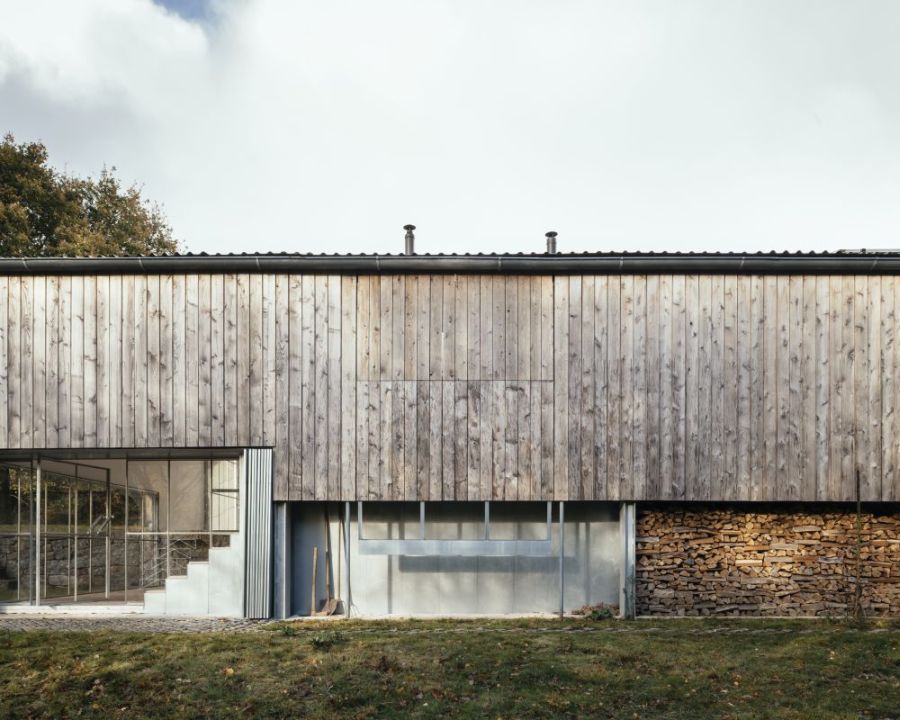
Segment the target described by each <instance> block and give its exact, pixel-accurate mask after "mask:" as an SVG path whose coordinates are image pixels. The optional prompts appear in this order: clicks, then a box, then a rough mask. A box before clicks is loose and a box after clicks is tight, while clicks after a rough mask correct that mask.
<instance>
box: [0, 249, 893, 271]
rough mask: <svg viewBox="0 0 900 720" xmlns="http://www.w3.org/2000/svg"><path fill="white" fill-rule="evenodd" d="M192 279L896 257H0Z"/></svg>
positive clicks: (826, 266)
mask: <svg viewBox="0 0 900 720" xmlns="http://www.w3.org/2000/svg"><path fill="white" fill-rule="evenodd" d="M193 273H212V274H218V273H302V274H326V273H327V274H336V275H378V274H411V273H423V274H427V273H442V274H477V275H490V274H505V275H560V274H562V275H630V274H648V275H653V274H666V273H672V274H725V275H751V274H752V275H757V274H759V275H772V274H797V275H871V274H876V273H877V274H885V275H893V274H900V254H890V255H875V254H853V255H850V254H846V255H844V254H842V255H827V254H822V255H716V254H710V255H702V254H696V255H666V254H652V253H648V254H626V255H547V256H540V255H425V256H423V255H410V256H403V255H331V256H329V255H231V256H228V255H219V256H217V255H210V256H197V255H182V256H171V257H124V258H0V275H119V274H122V275H154V274H193Z"/></svg>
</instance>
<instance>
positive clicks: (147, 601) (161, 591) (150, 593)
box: [144, 588, 166, 615]
mask: <svg viewBox="0 0 900 720" xmlns="http://www.w3.org/2000/svg"><path fill="white" fill-rule="evenodd" d="M144 612H145V613H146V614H147V615H165V614H166V589H165V588H153V589H151V590H144Z"/></svg>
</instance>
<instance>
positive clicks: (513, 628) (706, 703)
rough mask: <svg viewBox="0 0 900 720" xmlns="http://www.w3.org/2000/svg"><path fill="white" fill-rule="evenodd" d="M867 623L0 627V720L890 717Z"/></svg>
mask: <svg viewBox="0 0 900 720" xmlns="http://www.w3.org/2000/svg"><path fill="white" fill-rule="evenodd" d="M874 627H876V628H877V630H878V631H877V632H872V631H871V630H870V631H860V630H857V629H854V628H852V627H849V626H846V625H842V624H838V623H829V622H825V621H822V622H804V621H732V622H725V621H719V622H716V621H706V622H700V621H691V620H684V621H681V620H678V621H665V622H662V621H637V622H632V623H622V622H617V621H590V620H566V621H557V620H551V619H547V620H509V621H450V620H445V621H407V622H400V621H390V622H389V621H383V622H361V621H350V622H337V623H335V622H330V623H310V622H304V623H291V624H283V625H272V626H268V627H267V628H266V629H265V630H263V631H261V632H257V633H251V634H224V633H210V634H154V633H115V632H109V631H103V632H79V633H75V632H72V633H70V632H65V633H50V632H9V631H0V717H3V718H8V717H13V718H28V717H53V718H57V717H97V718H117V717H123V718H142V717H179V718H197V717H215V718H230V717H254V716H255V717H312V718H331V717H342V718H395V717H396V718H406V717H421V718H430V717H434V718H469V717H472V718H480V717H489V718H522V717H546V718H559V717H588V716H589V717H598V718H606V717H609V718H688V719H690V720H702V719H704V718H754V719H756V718H815V719H816V720H824V719H826V718H898V717H900V625H897V624H893V625H889V624H883V625H876V626H874ZM583 628H586V629H587V630H588V631H587V632H575V631H574V630H578V629H583ZM562 629H566V630H573V632H559V631H560V630H562ZM541 630H552V631H555V632H541ZM617 630H625V631H628V632H615V631H617ZM713 631H714V632H713ZM735 631H736V632H735Z"/></svg>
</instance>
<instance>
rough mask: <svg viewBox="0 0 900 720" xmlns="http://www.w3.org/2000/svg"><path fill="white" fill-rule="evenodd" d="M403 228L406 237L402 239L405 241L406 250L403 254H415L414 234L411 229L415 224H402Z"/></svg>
mask: <svg viewBox="0 0 900 720" xmlns="http://www.w3.org/2000/svg"><path fill="white" fill-rule="evenodd" d="M403 229H404V230H406V237H405V238H404V240H405V241H406V250H405V252H404V255H415V254H416V236H415V235H413V230H415V229H416V226H415V225H404V226H403Z"/></svg>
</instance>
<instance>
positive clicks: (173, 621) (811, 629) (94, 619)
mask: <svg viewBox="0 0 900 720" xmlns="http://www.w3.org/2000/svg"><path fill="white" fill-rule="evenodd" d="M273 622H276V621H274V620H242V619H235V620H229V619H221V618H177V617H154V616H151V615H146V616H143V615H120V616H78V615H68V616H64V617H61V616H50V615H31V614H27V615H0V632H3V631H10V632H25V631H36V630H47V631H51V632H82V631H90V632H93V631H99V630H113V631H118V632H139V633H203V632H221V633H253V632H261V631H266V630H268V628H267V626H268V625H270V624H271V623H273ZM325 623H328V624H329V625H332V627H330V628H329V630H335V631H337V632H340V633H341V634H342V635H348V636H353V635H357V636H359V635H373V634H386V635H393V634H397V635H420V634H421V635H450V634H455V633H472V632H483V633H497V634H526V635H530V634H538V635H539V634H555V633H603V634H606V633H613V634H616V633H636V634H653V635H806V634H816V635H819V634H832V633H845V632H851V633H859V632H863V633H882V632H887V633H892V634H900V624H896V623H891V624H888V625H882V626H877V625H873V626H870V627H867V628H863V629H860V628H854V627H851V626H848V625H842V624H837V623H836V624H833V625H829V626H825V627H823V626H822V625H821V624H819V623H815V622H813V623H812V624H808V625H807V623H806V622H803V621H800V622H798V623H796V624H793V623H792V624H791V625H790V626H787V627H785V626H783V625H782V626H766V625H760V627H752V626H751V627H748V626H747V625H739V626H738V625H735V626H729V624H728V623H725V624H721V625H720V624H716V625H711V626H706V627H704V625H703V623H697V624H692V625H690V626H685V625H682V624H681V623H679V622H678V621H670V620H669V621H664V622H661V623H657V622H652V621H643V620H641V621H637V622H617V621H610V622H598V623H566V624H560V625H554V624H553V623H548V624H546V625H537V626H535V625H526V624H523V625H518V626H517V625H515V624H510V625H483V626H479V625H475V624H474V623H472V622H464V623H460V624H459V625H454V624H447V623H446V622H442V623H441V624H439V625H430V624H424V625H423V624H421V623H418V622H416V623H414V624H410V625H408V626H404V624H403V622H402V621H397V620H381V621H378V620H373V621H369V622H366V623H365V624H364V625H359V624H357V623H356V622H351V623H350V624H347V625H344V624H343V622H342V621H341V620H340V619H336V618H335V619H327V620H319V621H312V622H310V621H309V620H308V619H307V620H298V621H297V622H296V623H295V624H294V625H295V628H296V630H297V631H306V630H310V631H312V630H322V629H323V625H324V624H325Z"/></svg>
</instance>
